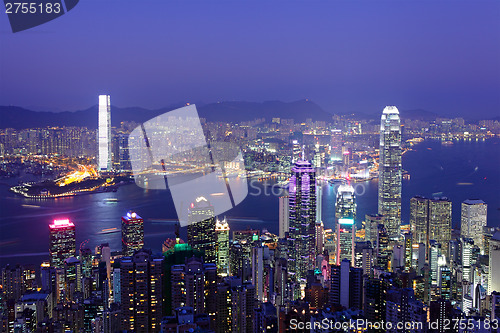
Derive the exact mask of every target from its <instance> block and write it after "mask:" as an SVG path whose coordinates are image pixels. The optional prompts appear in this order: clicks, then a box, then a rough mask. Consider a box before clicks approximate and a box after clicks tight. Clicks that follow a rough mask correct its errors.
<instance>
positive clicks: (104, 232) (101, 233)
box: [97, 228, 121, 235]
mask: <svg viewBox="0 0 500 333" xmlns="http://www.w3.org/2000/svg"><path fill="white" fill-rule="evenodd" d="M120 231H121V230H120V229H118V228H107V229H102V230H101V231H98V232H97V234H99V235H105V234H114V233H115V232H120Z"/></svg>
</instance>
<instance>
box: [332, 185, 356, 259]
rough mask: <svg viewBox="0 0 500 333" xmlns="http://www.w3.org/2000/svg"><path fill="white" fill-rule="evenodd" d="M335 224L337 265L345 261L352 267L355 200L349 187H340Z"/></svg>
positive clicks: (351, 188) (352, 189) (336, 203)
mask: <svg viewBox="0 0 500 333" xmlns="http://www.w3.org/2000/svg"><path fill="white" fill-rule="evenodd" d="M335 220H336V222H337V256H336V258H337V265H340V263H341V262H342V260H343V259H347V260H349V261H350V262H351V265H354V263H355V261H354V239H355V234H356V224H355V221H356V198H355V195H354V188H353V187H352V186H351V185H340V186H339V188H338V189H337V199H336V202H335Z"/></svg>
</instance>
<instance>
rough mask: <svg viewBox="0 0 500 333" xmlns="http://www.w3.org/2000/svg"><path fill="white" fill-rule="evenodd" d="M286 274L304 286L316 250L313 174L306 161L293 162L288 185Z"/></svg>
mask: <svg viewBox="0 0 500 333" xmlns="http://www.w3.org/2000/svg"><path fill="white" fill-rule="evenodd" d="M288 191H289V223H290V229H289V230H290V231H289V232H290V233H289V235H290V259H291V262H290V266H289V267H290V272H291V273H292V274H295V278H296V280H297V281H302V282H304V283H305V277H306V274H307V271H308V270H311V269H314V264H315V246H316V234H315V233H316V229H315V220H316V173H315V171H314V168H313V166H312V165H311V163H310V162H309V161H304V160H300V161H297V162H295V165H294V167H293V168H292V176H291V177H290V185H289V189H288Z"/></svg>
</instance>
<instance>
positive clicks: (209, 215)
mask: <svg viewBox="0 0 500 333" xmlns="http://www.w3.org/2000/svg"><path fill="white" fill-rule="evenodd" d="M188 221H189V225H188V227H187V233H188V234H187V236H188V244H189V245H190V246H191V247H192V248H193V249H194V250H198V251H202V252H203V253H204V257H203V258H204V262H205V263H214V264H217V247H216V242H217V235H216V233H215V224H216V222H215V217H214V207H213V206H212V205H211V204H210V202H209V201H208V200H207V199H206V198H204V197H199V198H197V199H196V201H195V202H193V203H192V204H191V206H190V207H189V209H188Z"/></svg>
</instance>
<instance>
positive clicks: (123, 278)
mask: <svg viewBox="0 0 500 333" xmlns="http://www.w3.org/2000/svg"><path fill="white" fill-rule="evenodd" d="M162 266H163V258H155V257H153V256H152V255H151V251H147V250H144V249H142V250H139V251H137V252H136V253H135V254H134V255H133V256H132V257H124V258H122V259H121V268H120V282H121V284H120V287H121V302H122V303H121V305H122V330H127V331H133V332H138V333H139V332H160V324H161V318H162V307H163V295H162V290H163V271H162Z"/></svg>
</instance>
